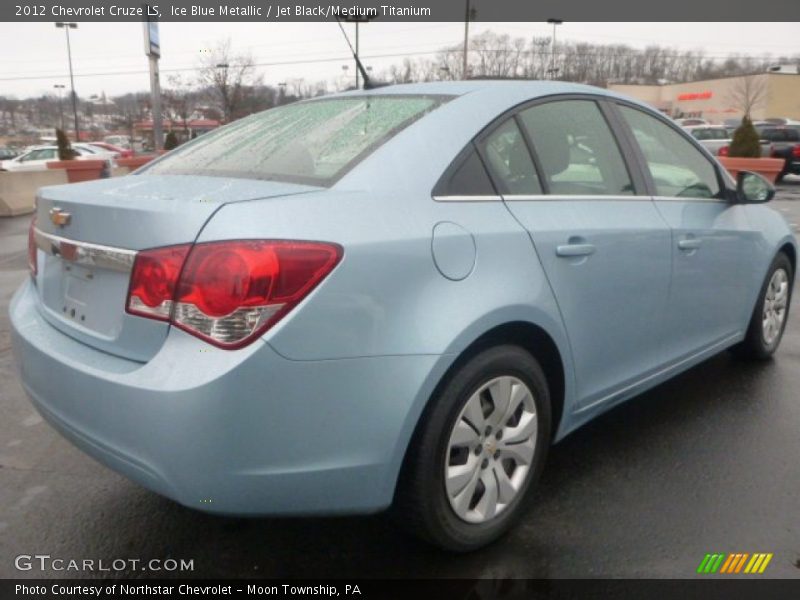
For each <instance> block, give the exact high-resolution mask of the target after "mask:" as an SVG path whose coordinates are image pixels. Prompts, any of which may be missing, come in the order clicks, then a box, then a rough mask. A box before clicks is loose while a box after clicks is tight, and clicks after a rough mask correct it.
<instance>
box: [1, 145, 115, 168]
mask: <svg viewBox="0 0 800 600" xmlns="http://www.w3.org/2000/svg"><path fill="white" fill-rule="evenodd" d="M72 148H73V149H74V150H75V151H76V152H77V153H78V156H77V157H76V160H98V159H102V160H106V161H108V162H109V166H113V160H112V158H111V156H110V155H107V154H103V155H100V154H98V153H97V152H93V151H92V150H90V149H87V148H83V147H81V145H79V144H73V145H72ZM56 160H58V146H34V147H33V148H30V149H28V150H27V151H26V152H24V153H22V154H20V155H19V156H17V157H16V158H13V159H11V160H4V161H2V162H0V171H45V170H46V169H47V163H49V162H52V161H56Z"/></svg>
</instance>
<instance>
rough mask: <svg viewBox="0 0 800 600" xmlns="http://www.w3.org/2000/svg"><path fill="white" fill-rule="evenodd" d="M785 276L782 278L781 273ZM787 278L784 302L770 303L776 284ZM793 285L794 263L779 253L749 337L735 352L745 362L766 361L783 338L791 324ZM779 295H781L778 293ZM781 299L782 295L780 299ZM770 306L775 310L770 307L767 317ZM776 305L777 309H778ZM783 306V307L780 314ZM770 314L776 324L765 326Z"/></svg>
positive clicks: (750, 326) (765, 284)
mask: <svg viewBox="0 0 800 600" xmlns="http://www.w3.org/2000/svg"><path fill="white" fill-rule="evenodd" d="M781 271H782V272H783V276H781V275H780V274H779V272H781ZM784 277H785V285H786V288H785V296H783V300H782V301H781V300H780V299H779V301H778V302H775V300H770V299H769V298H768V296H770V297H772V298H774V296H773V294H775V293H776V290H775V289H770V288H771V287H773V288H774V284H775V283H776V280H781V279H782V278H784ZM793 283H794V272H793V269H792V263H791V261H790V260H789V257H788V256H786V254H784V253H783V252H779V253H778V254H777V255H776V256H775V259H774V260H773V261H772V264H771V265H770V268H769V271H767V276H766V278H765V279H764V283H763V285H762V286H761V290H760V291H759V295H758V301H757V302H756V306H755V308H754V309H753V314H752V316H751V317H750V324H749V325H748V327H747V334H746V335H745V338H744V340H743V341H742V342H740V343H739V344H737V345H736V346H734V347H733V348H732V351H733V352H734V353H735V354H736V355H737V356H740V357H742V358H747V359H752V360H766V359H768V358H770V357H771V356H772V355H773V354H774V353H775V351H776V350H777V349H778V346H779V345H780V343H781V338H783V332H784V330H785V329H786V323H787V321H788V320H789V307H790V305H791V301H792V285H793ZM778 294H779V293H778ZM779 298H780V295H779ZM768 302H773V307H772V309H770V307H769V306H767V307H766V308H767V312H766V313H765V310H764V309H765V305H766V304H767V303H768ZM776 305H777V306H776ZM781 305H782V306H783V309H782V312H781V308H780V307H781ZM768 314H772V315H775V318H776V319H777V321H775V320H773V322H772V326H771V327H770V326H768V325H767V324H766V321H767V319H766V318H765V317H766V316H767V315H768Z"/></svg>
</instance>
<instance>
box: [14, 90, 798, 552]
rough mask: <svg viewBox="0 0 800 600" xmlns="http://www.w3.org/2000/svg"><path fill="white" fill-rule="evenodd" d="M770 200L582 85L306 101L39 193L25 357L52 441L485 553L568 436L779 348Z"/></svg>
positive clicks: (203, 505)
mask: <svg viewBox="0 0 800 600" xmlns="http://www.w3.org/2000/svg"><path fill="white" fill-rule="evenodd" d="M773 193H774V190H773V188H772V186H771V185H770V184H769V183H768V182H767V181H766V180H763V179H761V178H760V177H759V176H758V175H754V174H750V173H741V174H740V175H739V177H738V180H737V181H734V180H733V179H732V178H731V177H730V176H729V175H728V174H727V173H725V172H724V171H723V169H722V168H721V167H720V166H719V165H718V164H717V163H716V162H715V160H714V159H713V158H712V157H711V156H710V155H709V154H708V153H707V152H706V151H705V150H703V149H702V148H701V147H700V146H699V145H698V144H697V143H696V142H695V141H694V140H693V139H692V138H691V137H689V136H688V135H686V134H685V133H684V132H682V131H681V130H680V128H679V127H677V126H676V125H675V124H673V123H672V122H671V121H670V120H669V119H667V118H666V117H664V116H662V115H660V114H658V113H656V112H655V111H653V110H651V109H649V108H647V107H646V106H644V105H642V104H639V103H636V102H634V101H632V100H628V99H625V98H623V97H620V96H618V95H615V94H613V93H610V92H607V91H604V90H599V89H596V88H592V87H587V86H580V85H572V84H566V83H559V82H508V81H506V82H503V81H493V82H485V81H484V82H481V81H469V82H450V83H430V84H413V85H402V86H396V87H389V88H381V89H376V90H369V91H359V92H351V93H344V94H340V95H336V96H331V97H327V98H322V99H314V100H309V101H305V102H298V103H296V104H291V105H288V106H282V107H279V108H275V109H273V110H269V111H266V112H264V113H261V114H257V115H254V116H251V117H248V118H244V119H241V120H239V121H236V122H234V123H232V124H230V125H228V126H226V127H222V128H221V129H219V130H217V131H215V132H212V133H209V134H207V135H204V136H202V137H201V138H199V139H197V140H194V141H192V142H190V143H187V144H185V145H184V146H182V147H180V148H178V149H177V150H175V151H173V152H171V153H169V154H167V155H166V156H164V157H162V158H160V159H158V160H156V161H154V162H153V163H151V164H150V165H147V166H145V167H144V168H142V169H140V170H139V171H138V172H136V173H135V174H133V175H130V176H127V177H122V178H116V179H106V180H100V181H95V182H89V183H85V184H77V185H66V186H57V187H48V188H44V189H42V190H41V191H40V192H39V196H38V200H37V202H38V207H37V212H36V217H35V219H34V222H33V224H32V226H31V231H30V244H29V247H30V253H29V259H30V269H31V277H30V278H29V280H28V281H26V282H25V283H24V285H23V286H22V287H21V289H20V290H18V292H17V293H16V295H15V297H14V298H13V301H12V305H11V320H12V326H13V346H14V350H15V353H16V356H17V359H18V362H19V365H20V368H21V375H22V382H23V384H24V387H25V389H26V390H27V392H28V394H29V395H30V397H31V399H32V401H33V403H34V404H35V405H36V407H37V408H38V410H39V411H40V412H41V413H42V415H43V416H44V417H46V419H47V420H48V421H49V422H50V423H52V424H53V425H54V426H55V427H56V428H57V429H58V430H60V431H61V432H62V433H63V434H64V435H65V436H66V437H67V438H69V439H70V440H72V441H73V442H74V443H75V444H76V445H77V446H79V447H81V448H82V449H83V450H85V451H86V452H87V453H88V454H90V455H92V456H93V457H95V458H96V459H98V460H99V461H101V462H103V463H105V464H106V465H108V466H110V467H111V468H113V469H115V470H117V471H119V472H120V473H123V474H124V475H126V476H127V477H129V478H130V479H133V480H135V481H137V482H139V483H141V484H142V485H144V486H146V487H148V488H150V489H151V490H154V491H156V492H158V493H160V494H163V495H165V496H168V497H170V498H173V499H175V500H176V501H178V502H180V503H182V504H184V505H186V506H191V507H195V508H199V509H202V510H206V511H213V512H218V513H223V514H236V515H265V514H296V515H303V514H305V515H308V514H342V513H370V512H376V511H380V510H382V509H385V508H387V507H389V506H392V507H393V510H395V511H396V513H397V514H398V515H400V517H401V519H402V521H403V523H404V526H405V527H406V528H413V529H414V530H415V531H416V532H418V533H419V534H421V535H422V536H423V537H425V538H427V539H428V540H430V541H432V542H434V543H436V544H438V545H440V546H443V547H445V548H450V549H453V550H462V551H463V550H469V549H473V548H477V547H479V546H481V545H483V544H486V543H488V542H489V541H491V540H493V539H494V538H496V537H497V536H498V535H500V534H501V533H502V532H504V531H505V530H507V529H508V528H509V527H510V525H511V524H512V522H513V520H514V519H515V517H517V516H519V514H520V512H521V509H522V507H523V505H524V499H525V498H526V497H530V495H531V493H530V492H531V491H532V488H533V486H534V484H535V481H536V479H537V476H538V475H539V473H540V471H541V470H542V466H543V464H544V460H545V455H546V453H547V448H548V446H549V445H550V443H551V442H553V441H558V440H559V439H561V438H563V437H564V436H565V435H567V434H568V433H570V432H571V431H573V430H575V429H576V428H577V427H579V426H580V425H582V424H584V423H586V422H587V421H589V420H590V419H592V418H593V417H595V416H596V415H598V414H599V413H601V412H603V411H605V410H607V409H608V408H609V407H611V406H614V405H616V404H618V403H620V402H621V401H624V400H626V399H628V398H631V397H632V396H635V395H637V394H639V393H640V392H642V391H643V390H645V389H647V388H650V387H652V386H654V385H656V384H657V383H659V382H661V381H664V380H665V379H667V378H669V377H671V376H673V375H675V374H676V373H678V372H680V371H683V370H685V369H687V368H689V367H691V366H692V365H695V364H696V363H698V362H700V361H702V360H704V359H705V358H707V357H709V356H710V355H712V354H714V353H717V352H719V351H721V350H724V349H726V348H732V349H734V350H736V351H737V352H739V353H740V354H743V355H746V356H750V357H755V358H766V357H768V356H770V355H771V354H772V353H773V352H774V351H775V349H776V348H777V346H778V344H779V342H780V340H781V335H782V332H783V328H784V326H785V324H786V320H787V313H788V310H789V301H790V296H791V287H792V283H793V277H794V271H795V263H796V247H795V242H794V238H793V236H792V234H791V232H790V230H789V227H788V225H787V224H786V222H785V221H784V220H783V218H782V217H781V216H780V215H778V214H777V213H775V212H774V211H773V210H771V209H769V208H767V207H766V206H765V205H763V202H765V201H767V200H769V199H770V198H771V197H772V195H773Z"/></svg>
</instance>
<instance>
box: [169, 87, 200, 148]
mask: <svg viewBox="0 0 800 600" xmlns="http://www.w3.org/2000/svg"><path fill="white" fill-rule="evenodd" d="M167 81H168V83H169V87H167V88H166V89H165V90H164V91H163V92H162V94H163V96H164V100H165V102H164V106H165V108H166V112H167V116H168V117H169V120H170V121H172V122H175V121H179V122H180V123H181V125H182V126H183V135H184V139H188V138H189V125H188V121H189V116H190V115H191V114H192V113H193V112H194V106H195V96H196V94H195V93H194V91H193V90H192V86H191V82H189V81H187V80H184V78H183V77H181V76H180V75H177V74H176V75H170V76H169V77H168V78H167Z"/></svg>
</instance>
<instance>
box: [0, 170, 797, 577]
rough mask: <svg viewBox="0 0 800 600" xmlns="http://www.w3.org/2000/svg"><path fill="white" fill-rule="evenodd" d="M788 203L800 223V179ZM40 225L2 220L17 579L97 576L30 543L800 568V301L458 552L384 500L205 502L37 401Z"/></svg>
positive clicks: (459, 568)
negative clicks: (15, 336)
mask: <svg viewBox="0 0 800 600" xmlns="http://www.w3.org/2000/svg"><path fill="white" fill-rule="evenodd" d="M773 206H774V208H776V209H777V210H780V211H781V212H782V213H783V214H784V215H785V216H786V218H787V220H788V221H789V222H790V223H791V224H792V226H793V228H794V229H795V231H798V230H800V178H796V179H794V180H793V181H791V182H787V183H786V184H784V185H782V186H781V187H780V192H779V198H778V199H776V200H775V201H773ZM27 224H28V218H27V217H19V218H14V219H0V577H2V578H8V577H53V576H56V577H62V576H63V577H77V576H80V575H81V574H80V573H76V572H74V571H72V572H69V571H52V570H44V571H40V570H31V571H25V572H20V571H17V570H16V569H15V567H14V558H15V557H16V556H17V555H20V554H49V555H51V556H52V557H54V558H55V557H59V558H64V559H67V560H69V559H76V560H83V559H94V560H97V559H103V560H105V561H109V562H110V561H111V560H113V559H115V558H141V559H143V560H149V559H154V558H155V559H166V558H175V559H181V558H183V559H193V561H194V571H193V572H192V573H186V575H192V576H200V577H252V576H256V577H305V578H308V577H320V578H330V577H365V576H366V577H409V576H417V577H469V578H473V577H474V578H483V577H542V578H546V577H675V578H683V577H691V576H693V575H694V574H695V570H696V569H697V566H698V565H699V563H700V561H701V560H702V559H703V557H704V555H705V554H706V553H710V552H711V553H714V552H724V553H732V552H748V553H753V552H771V553H774V558H773V560H772V562H771V564H770V565H769V568H768V569H767V571H766V573H765V574H764V575H763V577H790V578H800V518H798V515H800V310H797V309H795V310H794V311H793V313H792V314H791V317H790V322H789V325H788V329H787V331H786V334H785V337H784V340H783V345H782V347H781V349H780V351H779V353H778V355H777V357H776V358H775V359H774V360H773V361H770V362H768V363H764V364H757V365H754V364H749V363H743V362H740V361H737V360H736V359H734V358H733V357H731V356H730V355H729V354H727V353H723V354H720V355H718V356H716V357H714V358H712V359H711V360H708V361H707V362H705V363H703V364H702V365H699V366H697V367H695V368H694V369H692V370H691V371H689V372H687V373H685V374H683V375H682V376H680V377H678V378H677V379H674V380H672V381H670V382H668V383H666V384H664V385H661V386H659V387H658V388H656V389H654V390H652V391H651V392H648V393H646V394H644V395H643V396H641V397H639V398H637V399H636V400H634V401H632V402H629V403H628V404H626V405H624V406H621V407H619V408H617V409H615V410H613V411H611V412H610V413H608V414H606V415H604V416H603V417H601V418H600V419H598V420H596V421H595V422H593V423H591V424H590V425H588V426H586V427H584V428H583V429H581V430H580V431H578V432H576V433H575V434H573V435H571V436H569V437H568V438H567V439H566V440H564V441H563V442H562V443H560V444H558V445H557V446H555V447H554V448H553V449H552V451H551V454H550V459H549V462H548V465H547V468H546V470H545V473H544V476H543V480H542V483H541V486H540V489H539V491H538V498H537V499H536V501H535V503H534V504H533V505H532V507H531V509H530V511H529V512H528V513H527V514H526V516H525V518H524V519H523V520H522V522H521V523H520V525H519V526H518V527H517V529H516V530H515V531H513V532H512V533H511V534H510V535H509V536H507V537H506V538H504V539H502V540H500V541H499V542H498V543H496V544H494V545H493V546H491V547H489V548H488V549H485V550H483V551H480V552H476V553H473V554H470V555H466V556H455V555H449V554H446V553H443V552H439V551H437V550H434V549H431V548H429V547H427V546H425V545H423V544H421V543H418V542H416V541H414V540H413V539H409V538H408V537H406V536H405V535H403V534H402V533H399V532H398V531H397V530H396V529H394V528H393V527H392V526H391V525H390V524H389V523H388V522H387V520H386V519H384V518H382V517H380V516H376V517H368V518H336V519H290V520H286V519H282V520H275V519H232V518H222V517H214V516H209V515H205V514H202V513H199V512H196V511H194V510H190V509H187V508H184V507H182V506H179V505H177V504H175V503H173V502H171V501H169V500H166V499H164V498H161V497H159V496H156V495H155V494H153V493H151V492H148V491H146V490H144V489H142V488H140V487H138V486H137V485H135V484H133V483H130V482H128V481H127V480H125V479H123V478H122V477H120V476H118V475H116V474H115V473H113V472H111V471H109V470H108V469H106V468H105V467H103V466H101V465H99V464H98V463H95V462H94V461H93V460H92V459H90V458H88V457H87V456H85V455H84V454H82V453H81V452H80V451H78V450H76V449H75V448H73V447H72V446H71V445H70V444H68V443H67V442H66V441H64V440H63V439H62V438H61V437H60V436H59V435H58V434H56V433H55V432H54V431H53V430H52V429H51V428H50V427H49V426H48V425H47V424H46V423H44V422H43V421H42V419H41V418H40V417H39V415H38V414H37V413H36V411H35V410H34V409H33V407H32V406H31V404H30V403H29V402H28V400H27V399H26V397H25V395H24V393H23V391H22V388H21V386H20V384H19V381H18V379H17V375H16V371H15V367H14V364H13V360H12V355H11V350H10V335H9V322H8V315H7V312H8V303H9V300H10V298H11V295H12V293H13V291H14V290H15V289H16V287H17V286H18V285H19V283H20V282H21V281H22V280H23V279H24V278H25V277H26V276H27V271H26V269H27V267H26V241H27ZM164 574H165V573H163V572H155V573H153V572H146V571H145V572H141V571H128V572H122V573H116V574H115V575H118V576H131V577H148V576H163V575H164ZM99 575H101V576H108V575H109V573H99Z"/></svg>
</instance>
